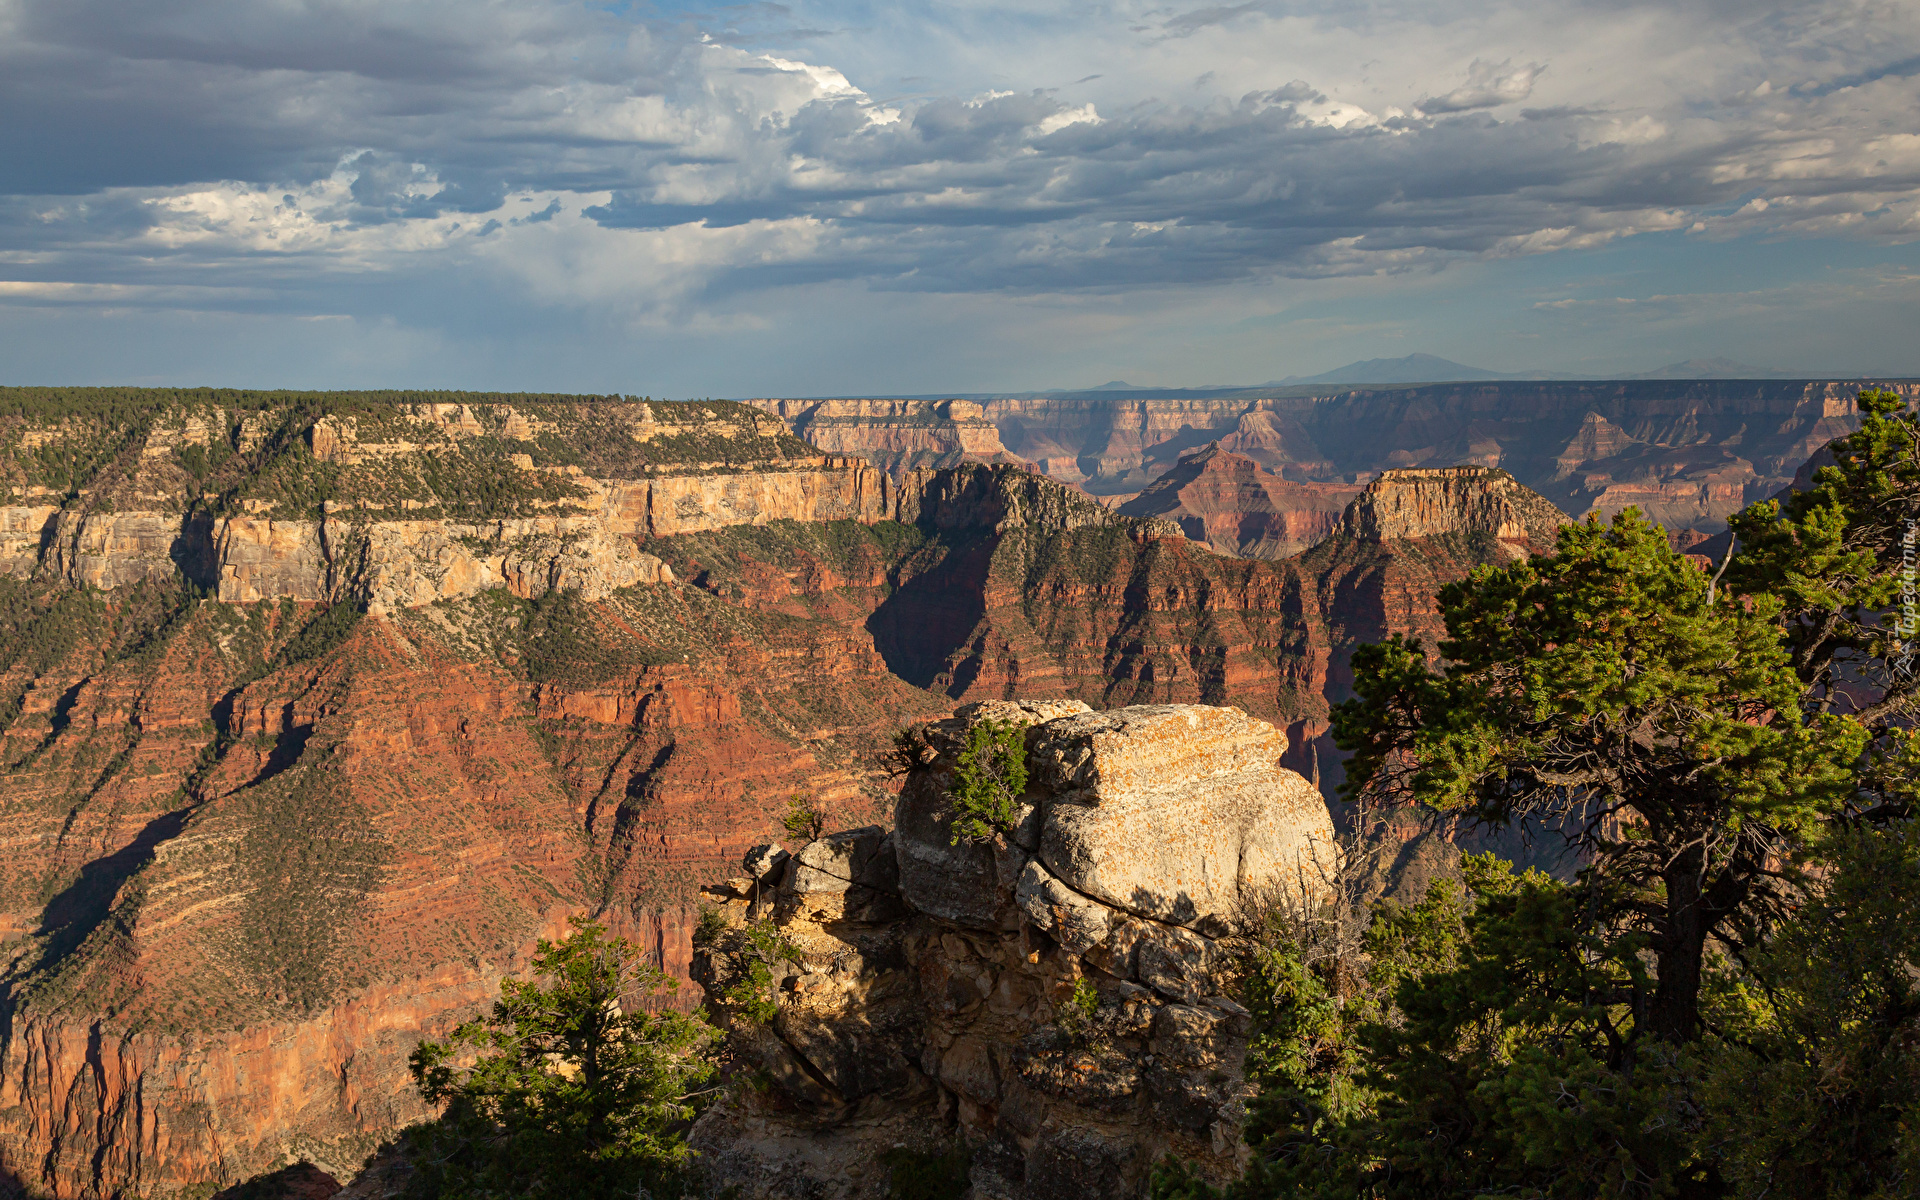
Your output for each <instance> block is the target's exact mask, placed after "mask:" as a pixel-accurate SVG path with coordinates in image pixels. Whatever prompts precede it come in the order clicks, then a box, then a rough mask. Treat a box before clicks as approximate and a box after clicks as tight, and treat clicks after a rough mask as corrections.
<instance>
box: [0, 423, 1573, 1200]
mask: <svg viewBox="0 0 1920 1200" xmlns="http://www.w3.org/2000/svg"><path fill="white" fill-rule="evenodd" d="M960 416H961V417H962V418H965V419H968V420H971V419H972V418H971V417H970V416H969V415H968V414H966V413H964V412H962V413H961V414H960ZM948 419H952V413H951V411H950V412H949V414H948ZM976 432H977V431H976ZM967 436H969V437H971V436H973V435H972V434H968V435H967ZM984 445H985V443H975V444H974V449H983V448H984ZM962 449H963V450H964V449H965V448H964V447H963V448H962ZM915 453H917V451H915ZM1217 457H1218V458H1219V459H1220V460H1221V463H1220V464H1219V465H1210V464H1212V463H1213V460H1212V459H1209V461H1208V463H1202V464H1200V465H1201V467H1202V468H1203V470H1202V471H1201V472H1200V474H1202V475H1204V474H1206V472H1207V471H1208V470H1213V471H1220V470H1223V469H1224V468H1231V470H1228V471H1226V472H1225V473H1226V474H1228V475H1230V476H1232V478H1233V479H1235V480H1239V481H1241V482H1239V483H1235V485H1234V486H1241V485H1242V484H1243V483H1245V482H1246V481H1252V482H1253V483H1257V484H1258V485H1259V486H1260V487H1261V488H1263V489H1268V491H1269V494H1271V489H1273V488H1275V487H1276V486H1277V485H1276V484H1274V483H1272V482H1268V481H1267V480H1264V479H1261V478H1260V477H1258V476H1257V475H1255V474H1253V473H1252V472H1251V471H1248V470H1246V469H1243V468H1240V467H1238V466H1237V465H1235V464H1233V463H1232V462H1231V461H1230V459H1229V458H1228V455H1227V452H1226V448H1225V445H1224V442H1223V447H1222V452H1221V453H1220V455H1218V456H1217ZM906 461H907V460H902V463H901V464H895V469H890V470H883V469H881V468H878V467H876V466H874V465H873V464H871V463H870V462H868V461H867V460H866V458H865V457H862V456H854V455H851V454H845V455H843V454H839V453H835V454H826V453H823V452H822V451H821V450H820V449H818V448H816V447H813V446H809V445H807V444H805V443H804V442H802V441H800V440H798V439H797V438H796V437H795V436H794V435H793V434H792V433H791V432H790V430H789V429H788V428H787V427H786V426H785V424H784V423H783V422H782V421H781V419H780V418H779V417H778V416H777V415H774V414H769V413H766V412H762V411H758V410H756V409H754V408H752V407H749V406H744V405H737V404H649V403H646V402H641V401H631V400H625V399H621V398H615V397H609V398H580V397H538V396H513V397H481V396H460V395H447V394H440V395H398V394H382V395H354V394H331V395H313V394H297V393H216V392H139V391H133V390H117V389H98V390H74V391H51V390H32V389H12V390H0V488H4V495H0V499H3V500H4V502H5V503H4V506H0V798H3V799H4V805H3V806H0V817H3V819H4V822H5V826H4V828H5V841H4V842H3V843H0V847H4V848H3V849H0V931H4V936H5V938H6V946H7V950H8V956H7V963H8V965H7V967H6V969H5V974H4V976H0V1013H4V1016H5V1025H4V1036H5V1043H4V1047H3V1048H0V1169H3V1170H5V1171H7V1172H10V1173H11V1176H12V1178H14V1179H15V1180H17V1181H19V1182H22V1183H24V1184H26V1185H29V1186H32V1187H34V1188H37V1189H41V1190H44V1191H46V1192H49V1193H52V1194H55V1195H58V1196H62V1197H67V1196H82V1195H89V1194H114V1193H122V1194H134V1193H137V1194H140V1195H143V1196H151V1197H159V1196H167V1195H172V1194H176V1193H180V1192H182V1191H187V1190H190V1189H193V1188H195V1187H199V1188H201V1190H202V1191H204V1190H205V1185H208V1184H213V1183H228V1182H232V1181H234V1180H237V1179H239V1178H244V1177H245V1176H247V1175H249V1174H251V1173H253V1172H255V1171H258V1170H261V1169H263V1168H265V1167H269V1166H271V1165H273V1164H274V1163H275V1162H276V1161H278V1160H279V1159H281V1158H282V1157H283V1156H285V1155H287V1154H301V1155H305V1156H307V1157H310V1158H312V1159H314V1160H315V1161H318V1162H321V1163H322V1164H323V1165H328V1164H330V1165H333V1166H335V1167H337V1168H339V1169H343V1170H350V1169H351V1168H352V1166H353V1165H355V1164H356V1163H357V1161H358V1158H359V1156H360V1155H361V1154H362V1153H363V1152H364V1151H365V1149H366V1148H367V1147H368V1146H369V1145H371V1143H372V1142H373V1141H374V1140H375V1139H377V1138H378V1137H380V1136H381V1135H382V1134H385V1133H387V1132H390V1131H391V1130H392V1129H393V1128H394V1127H395V1126H396V1125H397V1124H401V1123H404V1122H405V1121H407V1120H411V1119H414V1118H416V1117H417V1116H419V1115H421V1113H420V1110H419V1108H418V1107H417V1104H416V1102H415V1101H414V1099H413V1091H412V1088H411V1085H410V1082H409V1080H408V1078H407V1074H406V1069H405V1059H406V1055H407V1053H408V1052H409V1051H410V1050H411V1049H412V1046H413V1045H414V1043H415V1042H416V1041H417V1039H418V1038H419V1037H421V1036H431V1035H437V1034H439V1033H440V1032H442V1031H444V1029H445V1028H446V1027H447V1026H448V1025H450V1024H452V1023H453V1022H454V1021H457V1020H459V1019H463V1018H465V1017H467V1016H470V1015H471V1014H472V1013H473V1012H474V1011H476V1010H477V1009H478V1008H479V1007H481V1006H482V1005H483V1004H484V1003H485V1002H486V1000H487V999H488V998H489V997H490V996H491V995H493V994H494V992H495V990H496V988H497V985H498V981H499V979H500V978H501V977H502V975H503V974H507V973H511V972H514V971H517V970H520V969H521V968H523V967H524V965H525V962H526V958H527V955H528V954H529V952H530V951H531V949H532V942H533V939H534V938H535V937H536V936H537V935H539V934H542V933H552V932H559V931H562V930H564V928H565V922H566V919H567V918H568V917H570V916H573V915H577V914H595V915H599V916H601V917H603V918H604V919H606V920H608V921H610V922H611V923H612V924H613V925H614V926H615V927H616V928H618V929H619V930H621V931H622V932H625V933H628V934H630V935H632V936H636V937H638V938H640V939H641V940H642V941H643V943H644V944H645V945H647V946H648V947H649V948H650V949H651V951H652V952H653V953H654V954H655V955H656V957H657V958H658V959H659V961H660V962H661V963H662V964H663V965H665V966H666V967H667V968H668V969H669V970H671V971H673V972H674V973H676V974H679V975H682V976H684V975H685V973H686V970H687V967H688V964H689V961H690V957H691V948H690V943H689V933H690V926H691V919H690V918H691V912H692V905H693V904H694V902H695V897H696V894H697V889H698V887H699V885H701V884H703V883H707V882H711V881H712V880H714V879H717V878H722V877H725V876H727V875H730V874H732V873H733V871H734V868H735V864H737V863H738V861H739V858H740V855H741V852H742V851H743V850H744V849H745V848H746V847H747V846H749V845H751V844H753V843H756V842H761V841H765V840H768V839H769V837H770V835H772V833H773V831H774V829H775V827H776V822H777V818H778V815H779V814H780V812H781V811H782V810H783V809H784V808H785V806H786V804H787V801H788V797H789V796H791V795H793V794H795V793H799V794H804V795H806V796H809V797H812V798H814V800H815V801H816V802H818V803H819V804H821V805H822V806H823V807H825V808H826V809H827V810H828V812H829V818H830V820H831V821H832V822H833V823H834V824H835V825H838V826H843V827H844V826H850V825H857V824H862V823H865V822H869V821H875V820H884V819H885V815H886V814H887V813H889V812H890V811H891V800H892V792H891V790H890V789H891V788H892V787H893V786H894V785H893V784H892V783H890V782H889V779H888V776H887V775H886V773H885V770H884V769H883V768H882V767H881V765H880V763H879V752H880V751H881V750H882V749H884V748H885V746H886V745H887V743H888V740H889V737H890V734H891V732H892V730H893V729H895V728H896V727H897V726H899V725H901V724H904V723H908V722H913V721H918V720H924V719H927V718H930V717H937V716H943V715H945V714H946V713H948V712H949V711H951V710H952V708H953V706H954V705H956V704H958V703H961V702H965V701H973V700H998V699H1010V698H1015V697H1020V698H1032V699H1043V698H1055V699H1063V700H1065V699H1072V700H1080V701H1083V702H1085V703H1086V704H1088V705H1090V706H1093V707H1095V708H1099V709H1109V708H1116V707H1121V706H1124V705H1128V704H1140V703H1200V704H1213V705H1233V706H1236V707H1238V708H1241V709H1243V710H1244V711H1246V712H1247V713H1249V714H1251V715H1253V716H1255V717H1258V718H1261V719H1264V720H1270V721H1272V722H1274V723H1275V724H1276V725H1279V726H1282V727H1284V728H1285V729H1286V731H1287V732H1288V734H1289V738H1288V741H1289V749H1288V751H1287V760H1286V765H1287V766H1288V767H1291V768H1292V769H1294V770H1297V771H1299V772H1300V773H1301V774H1302V775H1303V776H1306V777H1307V778H1308V779H1310V780H1312V781H1314V782H1317V783H1321V784H1322V785H1323V786H1326V785H1328V784H1330V782H1331V781H1332V780H1333V778H1334V777H1335V775H1336V774H1337V766H1336V765H1335V764H1334V763H1333V761H1332V758H1331V755H1330V747H1329V746H1328V745H1327V743H1326V739H1325V725H1326V715H1327V704H1328V702H1329V701H1330V700H1337V699H1340V698H1342V697H1343V696H1344V695H1345V694H1346V688H1347V687H1348V685H1349V683H1350V675H1349V674H1348V668H1347V665H1346V664H1347V661H1348V658H1349V656H1350V654H1351V651H1352V648H1353V646H1354V645H1356V644H1357V643H1358V642H1360V641H1364V640H1374V639H1377V638H1378V637H1380V636H1382V635H1383V634H1384V633H1385V632H1387V631H1389V630H1406V631H1411V632H1416V633H1420V634H1422V635H1424V636H1428V637H1429V638H1431V634H1432V631H1433V627H1434V625H1435V622H1436V616H1435V611H1434V607H1433V601H1432V592H1433V590H1434V588H1435V587H1436V586H1437V585H1438V584H1440V583H1444V582H1446V581H1448V580H1451V579H1454V578H1458V577H1459V576H1460V575H1461V574H1463V573H1464V572H1465V571H1467V570H1469V569H1470V568H1471V567H1472V566H1473V565H1475V564H1477V563H1481V562H1500V561H1505V560H1507V559H1509V558H1511V557H1512V556H1513V555H1514V554H1516V553H1519V552H1522V551H1523V550H1525V549H1527V548H1530V547H1538V546H1541V545H1543V544H1544V539H1546V538H1547V537H1550V533H1551V525H1552V524H1553V521H1554V519H1555V517H1554V515H1553V509H1552V506H1551V505H1548V504H1546V503H1545V502H1544V501H1542V500H1540V499H1539V498H1538V497H1537V496H1533V495H1532V494H1531V493H1528V492H1527V491H1526V490H1525V489H1523V488H1520V487H1519V486H1518V485H1517V484H1516V483H1515V482H1514V480H1513V479H1512V478H1511V477H1510V476H1509V475H1507V474H1506V473H1505V472H1504V471H1500V470H1492V469H1483V468H1467V469H1462V470H1445V471H1420V470H1408V471H1394V472H1389V473H1387V474H1384V475H1382V476H1380V477H1379V478H1377V479H1375V480H1373V481H1371V482H1370V483H1368V484H1367V485H1366V486H1365V487H1364V489H1361V490H1360V491H1359V494H1358V495H1357V496H1356V497H1355V498H1354V499H1353V501H1352V503H1351V505H1349V506H1348V507H1347V508H1346V509H1345V510H1343V513H1342V514H1341V515H1340V517H1339V520H1338V521H1337V522H1335V523H1334V527H1333V528H1332V530H1331V532H1330V533H1328V534H1327V536H1325V537H1324V538H1323V539H1322V540H1320V541H1319V542H1318V544H1316V545H1315V546H1314V548H1313V549H1312V550H1311V551H1309V552H1307V553H1306V554H1303V555H1299V556H1296V557H1294V558H1292V559H1288V560H1286V561H1284V562H1273V561H1262V560H1256V559H1244V558H1235V557H1228V556H1223V555H1221V554H1218V553H1215V552H1213V551H1212V550H1209V549H1208V548H1207V547H1206V546H1204V545H1201V544H1199V543H1196V542H1194V541H1190V540H1189V539H1188V538H1187V537H1186V536H1184V535H1183V533H1182V529H1181V526H1180V525H1179V524H1177V523H1176V521H1175V520H1174V519H1170V517H1165V516H1147V517H1143V518H1136V517H1133V516H1129V515H1126V514H1122V513H1117V512H1115V511H1112V510H1111V509H1109V508H1108V507H1106V506H1105V505H1104V504H1102V503H1101V502H1099V501H1097V500H1094V499H1092V498H1089V497H1088V496H1086V495H1085V494H1083V493H1081V492H1078V491H1076V490H1075V489H1072V488H1070V487H1067V486H1064V485H1062V484H1059V483H1057V482H1054V481H1052V480H1049V479H1047V478H1045V477H1043V476H1040V475H1037V474H1033V473H1031V472H1029V471H1026V470H1024V469H1022V468H1020V467H1016V466H1008V465H998V466H988V465H981V464H974V463H964V462H963V463H961V464H960V465H957V466H951V467H944V468H940V469H923V468H919V467H914V466H911V465H904V464H905V463H906ZM1282 482H1285V481H1282ZM1341 486H1343V487H1346V488H1349V489H1352V488H1353V487H1354V485H1351V484H1347V485H1341ZM1182 503H1185V501H1184V500H1183V501H1182ZM1283 528H1284V525H1283ZM1406 841H1407V844H1408V845H1409V846H1415V847H1416V848H1417V844H1418V840H1417V839H1414V838H1411V837H1409V838H1407V839H1406ZM1409 853H1414V852H1413V851H1409ZM1420 853H1424V851H1420ZM1416 857H1417V854H1416ZM1401 865H1405V864H1401ZM1414 865H1416V866H1417V864H1414ZM686 990H687V992H688V993H689V994H688V995H686V996H685V997H683V1002H691V1001H692V999H693V997H692V995H691V994H690V993H691V991H692V989H691V987H690V986H689V987H688V988H687V989H686Z"/></svg>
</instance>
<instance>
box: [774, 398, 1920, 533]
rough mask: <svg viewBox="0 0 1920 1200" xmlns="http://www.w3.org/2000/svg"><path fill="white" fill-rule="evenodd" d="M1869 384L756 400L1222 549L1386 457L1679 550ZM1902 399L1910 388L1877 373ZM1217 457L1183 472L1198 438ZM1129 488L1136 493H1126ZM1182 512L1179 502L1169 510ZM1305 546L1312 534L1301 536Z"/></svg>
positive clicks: (852, 437) (1293, 519) (1764, 484)
mask: <svg viewBox="0 0 1920 1200" xmlns="http://www.w3.org/2000/svg"><path fill="white" fill-rule="evenodd" d="M1862 386H1868V383H1867V382H1866V381H1828V380H1691V381H1688V380H1666V381H1653V380H1593V381H1574V382H1513V381H1501V382H1476V383H1429V384H1412V385H1401V386H1389V387H1362V388H1352V387H1348V388H1327V387H1319V388H1314V387H1290V388H1269V389H1258V390H1225V389H1215V390H1206V391H1188V392H1167V391H1163V392H1153V391H1141V392H1139V393H1137V394H1136V393H1132V392H1126V391H1121V392H1109V391H1101V392H1067V393H1060V394H1057V395H1051V396H1025V397H1015V398H1004V399H986V400H979V401H973V400H948V401H939V402H933V401H924V400H923V401H911V400H813V401H806V400H755V401H752V403H754V404H756V405H759V406H761V407H763V408H765V409H766V410H768V411H770V412H773V413H775V414H776V415H778V416H780V417H781V418H782V419H784V420H786V421H788V422H789V424H790V425H791V426H792V428H793V429H794V430H795V431H796V432H797V433H799V434H800V435H801V436H803V437H806V438H808V439H809V440H811V441H813V442H814V443H815V444H817V445H820V446H822V447H827V446H831V447H832V449H833V450H834V451H835V452H836V453H846V454H859V455H864V456H866V457H868V458H869V460H870V461H872V462H874V463H875V464H876V465H879V466H881V467H882V468H884V469H896V470H897V469H899V467H901V466H902V465H904V464H906V463H908V462H929V463H931V462H938V463H940V465H952V464H953V463H955V462H958V461H961V460H963V459H966V460H974V461H981V462H995V461H1004V460H1008V459H1011V460H1015V461H1021V462H1028V463H1032V464H1034V465H1035V467H1036V468H1037V469H1039V470H1041V471H1043V472H1044V473H1045V474H1046V475H1047V476H1048V477H1050V478H1053V479H1058V480H1060V481H1062V482H1064V483H1071V484H1074V485H1076V486H1078V487H1080V488H1082V489H1083V490H1085V491H1086V492H1088V493H1089V494H1092V495H1095V496H1101V497H1106V498H1110V499H1111V500H1113V501H1114V502H1128V501H1132V503H1131V504H1130V505H1129V507H1128V508H1127V509H1125V511H1127V512H1130V513H1137V514H1140V515H1148V514H1151V515H1165V516H1169V517H1171V518H1173V519H1175V520H1177V521H1179V522H1180V523H1181V525H1182V528H1184V529H1186V530H1187V532H1188V533H1189V534H1190V535H1192V534H1195V533H1196V531H1197V530H1200V529H1204V530H1205V531H1206V538H1205V540H1206V541H1207V542H1208V544H1210V545H1212V546H1214V547H1215V548H1216V549H1218V550H1220V551H1222V552H1223V553H1229V554H1247V555H1253V556H1255V557H1262V558H1285V557H1288V556H1289V555H1291V554H1295V553H1298V552H1299V550H1300V549H1303V548H1304V546H1303V545H1302V539H1303V538H1308V539H1316V538H1317V537H1318V536H1324V535H1325V533H1326V532H1327V531H1328V530H1330V529H1331V527H1332V519H1331V518H1337V516H1338V514H1339V511H1340V508H1341V506H1342V505H1343V504H1344V503H1345V502H1346V501H1347V500H1348V499H1351V497H1352V495H1353V494H1354V492H1355V491H1357V490H1358V489H1357V486H1356V485H1361V484H1365V483H1366V482H1368V481H1369V480H1371V479H1373V478H1375V477H1376V476H1378V475H1379V474H1380V473H1381V472H1383V471H1389V470H1395V469H1405V468H1416V467H1451V466H1482V467H1497V468H1500V469H1502V470H1504V471H1506V472H1508V473H1509V474H1511V475H1512V476H1513V477H1514V478H1515V479H1516V480H1518V481H1519V482H1520V483H1521V484H1522V485H1524V486H1526V487H1528V488H1530V489H1532V490H1533V491H1535V492H1538V493H1539V494H1540V495H1542V496H1544V497H1546V498H1547V499H1548V500H1549V501H1551V502H1552V503H1553V504H1554V505H1556V506H1557V507H1559V508H1560V509H1562V510H1563V511H1565V512H1566V513H1568V514H1569V515H1571V516H1575V517H1580V516H1584V515H1586V514H1587V513H1589V512H1598V513H1600V514H1601V515H1602V516H1612V515H1613V514H1614V513H1616V512H1619V511H1620V510H1621V509H1624V508H1626V507H1628V506H1629V505H1633V506H1637V507H1639V509H1640V510H1641V511H1642V512H1644V513H1646V514H1647V515H1648V516H1649V517H1651V518H1652V519H1653V520H1655V521H1658V522H1659V523H1661V524H1663V525H1665V526H1667V528H1668V529H1669V530H1670V531H1672V533H1673V534H1674V535H1675V540H1676V542H1677V543H1678V544H1680V545H1682V546H1686V545H1692V544H1694V543H1696V542H1698V541H1700V540H1701V539H1702V538H1704V537H1708V536H1711V535H1713V534H1715V533H1718V532H1720V531H1721V530H1723V529H1725V528H1726V519H1727V517H1728V515H1729V514H1731V513H1733V512H1736V511H1738V510H1739V509H1740V508H1742V507H1744V506H1745V505H1747V504H1749V503H1751V502H1752V501H1755V500H1763V499H1766V498H1767V497H1769V496H1771V495H1773V494H1774V493H1775V492H1777V491H1778V490H1780V489H1781V488H1782V487H1784V486H1786V485H1787V483H1788V482H1789V481H1790V480H1791V479H1792V477H1793V474H1794V472H1795V471H1796V470H1797V469H1798V468H1799V467H1800V465H1801V464H1802V463H1804V462H1805V461H1806V460H1807V458H1808V457H1809V456H1810V455H1812V454H1813V453H1814V451H1816V450H1818V449H1819V448H1820V447H1822V446H1824V445H1826V443H1827V442H1829V441H1831V440H1832V439H1833V438H1835V437H1838V436H1840V435H1841V434H1843V433H1845V432H1847V431H1848V430H1849V429H1850V428H1851V427H1852V421H1853V399H1852V398H1853V396H1854V394H1855V393H1856V392H1857V391H1858V390H1859V389H1860V388H1861V387H1862ZM1871 386H1883V387H1888V388H1891V389H1893V390H1895V391H1898V392H1900V393H1901V394H1902V395H1905V396H1908V397H1909V398H1912V397H1914V396H1917V395H1920V384H1916V383H1914V382H1912V381H1910V380H1909V381H1887V382H1879V381H1874V382H1873V383H1872V384H1871ZM1209 445H1217V447H1218V450H1219V451H1221V452H1224V453H1223V454H1217V455H1215V456H1214V457H1213V458H1212V459H1211V460H1210V461H1208V462H1206V463H1204V464H1201V465H1199V466H1195V465H1194V464H1192V463H1190V462H1188V461H1185V460H1187V459H1188V458H1189V456H1192V455H1193V454H1194V452H1196V451H1201V450H1204V449H1205V448H1206V447H1208V446H1209ZM1136 497H1137V499H1135V498H1136ZM1176 510H1178V511H1176ZM1309 544H1310V543H1309Z"/></svg>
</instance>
